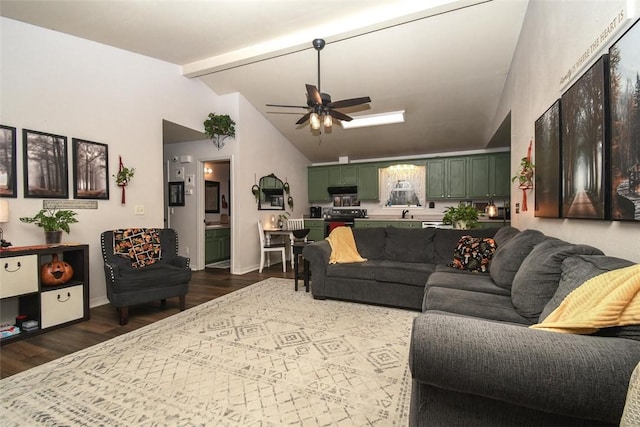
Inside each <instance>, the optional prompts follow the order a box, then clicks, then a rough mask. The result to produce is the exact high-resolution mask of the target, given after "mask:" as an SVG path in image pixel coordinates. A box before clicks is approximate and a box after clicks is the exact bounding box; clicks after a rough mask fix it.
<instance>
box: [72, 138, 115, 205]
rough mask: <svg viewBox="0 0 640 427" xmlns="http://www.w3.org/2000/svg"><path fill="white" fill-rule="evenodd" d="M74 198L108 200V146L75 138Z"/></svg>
mask: <svg viewBox="0 0 640 427" xmlns="http://www.w3.org/2000/svg"><path fill="white" fill-rule="evenodd" d="M72 142H73V180H74V186H73V197H74V198H76V199H108V198H109V180H108V179H107V177H108V176H109V170H108V157H109V156H108V154H107V153H108V151H107V149H108V147H107V145H106V144H100V143H97V142H91V141H84V140H81V139H76V138H73V140H72Z"/></svg>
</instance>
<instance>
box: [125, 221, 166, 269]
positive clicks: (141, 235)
mask: <svg viewBox="0 0 640 427" xmlns="http://www.w3.org/2000/svg"><path fill="white" fill-rule="evenodd" d="M113 253H114V254H116V255H120V256H122V257H124V258H129V259H130V260H131V266H132V267H134V268H138V267H144V266H147V265H151V264H154V263H155V262H156V261H158V260H159V259H160V257H161V249H160V233H159V232H158V230H157V229H155V228H127V229H124V230H113Z"/></svg>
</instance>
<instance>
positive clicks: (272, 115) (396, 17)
mask: <svg viewBox="0 0 640 427" xmlns="http://www.w3.org/2000/svg"><path fill="white" fill-rule="evenodd" d="M527 3H528V1H527V0H490V1H484V0H421V1H415V0H366V1H365V0H352V1H343V0H325V1H323V2H316V3H310V2H308V1H302V0H211V1H196V0H182V1H180V0H166V1H145V0H128V1H111V0H94V1H64V0H42V1H39V0H31V1H21V0H17V1H16V0H1V1H0V14H1V15H2V16H5V17H8V18H11V19H15V20H19V21H23V22H27V23H31V24H34V25H38V26H41V27H45V28H49V29H53V30H56V31H60V32H63V33H68V34H71V35H74V36H78V37H82V38H85V39H89V40H93V41H97V42H100V43H104V44H107V45H111V46H115V47H118V48H122V49H126V50H129V51H132V52H136V53H140V54H143V55H147V56H150V57H154V58H158V59H161V60H164V61H168V62H171V63H174V64H177V65H180V66H181V67H182V68H181V69H182V73H183V74H184V75H185V77H186V78H198V79H201V80H202V81H203V82H204V83H205V84H206V85H208V86H209V87H210V88H211V89H212V90H213V91H214V92H215V93H216V94H218V95H224V94H227V93H231V92H240V93H241V94H242V95H243V96H244V97H245V98H247V99H248V100H249V102H251V104H252V105H253V106H254V107H255V108H256V109H257V110H258V111H260V112H261V113H262V114H263V115H264V116H265V117H266V118H267V120H269V121H270V122H271V123H273V125H274V126H275V127H276V128H277V129H278V130H279V131H280V132H281V133H282V134H283V135H284V136H285V137H286V138H287V139H289V140H290V141H291V143H293V144H294V145H295V146H296V147H298V149H300V151H301V152H302V153H303V154H305V155H306V157H308V158H309V160H311V161H312V162H314V163H319V162H333V161H337V159H338V157H341V156H347V157H349V158H350V159H352V160H356V159H373V158H381V157H389V156H394V157H395V156H410V155H415V154H425V153H440V152H451V151H463V150H475V149H483V148H486V147H487V144H488V143H489V140H490V138H491V136H492V135H493V133H494V132H496V131H497V129H495V124H494V123H496V122H497V123H499V122H500V121H501V120H502V119H503V118H502V117H495V114H496V109H497V107H498V103H499V101H500V97H501V94H502V90H503V87H504V85H505V80H506V77H507V74H508V72H509V67H510V64H511V60H512V57H513V53H514V50H515V47H516V44H517V41H518V35H519V33H520V29H521V27H522V22H523V20H524V15H525V13H526V8H527ZM314 38H323V39H325V40H326V42H327V45H326V47H325V48H324V49H323V50H322V52H321V76H322V79H321V89H322V92H326V93H329V94H331V96H332V98H333V100H334V101H336V100H340V99H346V98H354V97H360V96H370V97H371V100H372V102H371V103H370V104H366V105H364V106H359V107H350V108H346V109H342V110H340V111H341V112H343V113H346V114H349V115H352V116H354V117H355V116H358V115H362V114H374V113H382V112H387V111H394V110H405V112H406V113H405V116H406V122H405V123H403V124H394V125H387V126H376V127H369V128H360V129H350V130H346V129H342V128H341V126H340V125H338V124H337V123H335V124H334V126H333V127H332V128H331V130H330V131H327V130H325V131H323V132H321V133H320V134H318V133H317V132H315V133H314V132H312V131H311V129H310V127H309V125H308V123H307V124H304V125H295V122H296V121H297V120H298V119H299V118H300V117H301V116H302V115H303V114H304V113H305V112H306V110H304V109H302V108H300V109H288V108H274V107H266V105H265V104H267V103H272V104H287V105H300V106H302V105H306V94H305V84H306V83H308V84H313V85H317V84H318V75H317V52H316V51H315V50H314V48H313V46H312V45H311V41H312V40H313V39H314ZM203 120H204V118H203ZM170 130H171V131H172V137H178V138H179V129H176V128H171V129H170ZM196 130H197V131H201V129H196ZM175 132H178V135H176V133H175ZM192 135H193V133H192Z"/></svg>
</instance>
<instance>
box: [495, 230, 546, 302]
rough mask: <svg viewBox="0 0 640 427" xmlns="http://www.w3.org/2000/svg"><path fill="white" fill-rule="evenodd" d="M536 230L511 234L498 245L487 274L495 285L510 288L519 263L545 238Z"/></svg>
mask: <svg viewBox="0 0 640 427" xmlns="http://www.w3.org/2000/svg"><path fill="white" fill-rule="evenodd" d="M545 238H546V237H545V235H544V234H542V233H541V232H539V231H537V230H524V231H521V232H519V233H518V234H516V235H515V236H513V237H512V238H511V239H509V240H508V241H507V242H506V243H505V244H503V245H501V246H500V245H498V249H496V253H495V254H493V258H492V259H491V263H490V264H489V274H490V275H491V278H492V279H493V281H494V282H496V285H498V286H500V287H501V288H505V289H511V283H512V282H513V278H514V277H515V275H516V273H517V272H518V269H519V268H520V264H522V261H524V259H525V258H526V257H527V255H529V253H530V252H531V250H532V249H533V247H534V246H535V245H537V244H538V243H540V242H542V241H543V240H544V239H545Z"/></svg>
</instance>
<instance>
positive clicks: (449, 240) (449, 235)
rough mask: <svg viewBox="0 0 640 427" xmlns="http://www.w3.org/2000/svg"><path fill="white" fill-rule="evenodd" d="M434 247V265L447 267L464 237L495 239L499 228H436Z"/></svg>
mask: <svg viewBox="0 0 640 427" xmlns="http://www.w3.org/2000/svg"><path fill="white" fill-rule="evenodd" d="M432 230H435V233H436V235H435V238H434V239H433V243H434V244H435V246H434V257H435V260H434V261H433V263H434V264H443V265H447V264H450V263H451V254H452V253H453V250H454V249H455V247H456V245H457V244H458V241H459V240H460V238H461V237H462V236H473V237H493V236H494V234H496V231H498V229H497V228H473V229H471V230H454V229H448V228H436V229H432Z"/></svg>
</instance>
